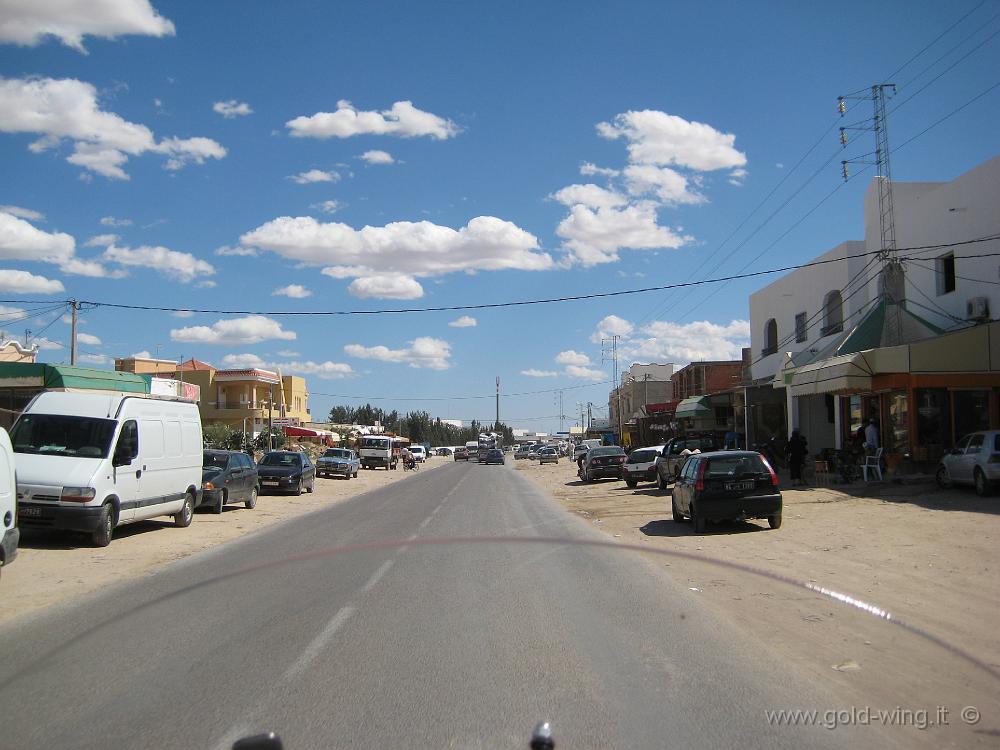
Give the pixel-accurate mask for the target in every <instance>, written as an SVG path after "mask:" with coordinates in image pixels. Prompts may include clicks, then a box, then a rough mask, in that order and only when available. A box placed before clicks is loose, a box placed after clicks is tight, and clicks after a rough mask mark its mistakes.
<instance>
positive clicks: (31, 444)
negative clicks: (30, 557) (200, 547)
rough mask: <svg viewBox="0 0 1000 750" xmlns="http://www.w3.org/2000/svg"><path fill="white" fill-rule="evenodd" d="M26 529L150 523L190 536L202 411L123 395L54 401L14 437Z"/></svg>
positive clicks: (61, 396) (29, 414)
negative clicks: (160, 519)
mask: <svg viewBox="0 0 1000 750" xmlns="http://www.w3.org/2000/svg"><path fill="white" fill-rule="evenodd" d="M10 437H11V442H12V443H13V448H14V454H15V457H16V459H17V497H18V516H19V519H20V524H21V526H22V527H23V528H27V527H37V528H49V529H66V530H71V531H83V532H86V533H89V534H90V535H91V540H92V542H93V544H94V545H96V546H98V547H106V546H107V545H108V544H110V542H111V536H112V534H113V533H114V529H115V528H116V527H118V526H121V525H123V524H126V523H133V522H135V521H144V520H146V519H149V518H154V517H156V516H173V517H174V523H175V524H176V525H177V526H182V527H184V526H189V525H190V524H191V519H192V517H193V515H194V509H195V507H197V505H198V503H199V500H200V497H201V494H200V493H201V464H202V436H201V415H200V413H199V412H198V405H197V404H196V403H193V402H190V401H174V400H168V399H159V398H148V397H143V396H130V395H123V394H101V393H73V392H65V393H63V392H53V391H48V392H45V393H40V394H38V395H37V396H35V398H34V399H32V401H31V403H29V404H28V406H27V408H25V410H24V412H23V413H22V414H21V416H20V417H19V418H18V420H17V422H15V423H14V426H13V428H12V429H11V434H10Z"/></svg>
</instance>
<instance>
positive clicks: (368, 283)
mask: <svg viewBox="0 0 1000 750" xmlns="http://www.w3.org/2000/svg"><path fill="white" fill-rule="evenodd" d="M347 291H348V293H349V294H351V295H352V296H354V297H361V298H362V299H367V298H372V297H374V298H376V299H419V298H421V297H423V296H424V288H423V287H422V286H421V285H420V282H419V281H417V280H416V279H415V278H413V277H412V276H406V275H405V274H400V273H393V274H375V275H373V276H362V277H361V278H360V279H355V280H354V281H352V282H351V283H350V284H349V285H348V287H347Z"/></svg>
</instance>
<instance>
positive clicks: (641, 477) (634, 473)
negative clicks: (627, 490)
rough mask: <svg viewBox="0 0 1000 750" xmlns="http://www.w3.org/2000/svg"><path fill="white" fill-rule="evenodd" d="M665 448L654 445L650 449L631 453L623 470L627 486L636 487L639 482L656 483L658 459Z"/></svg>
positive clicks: (641, 449) (637, 449)
mask: <svg viewBox="0 0 1000 750" xmlns="http://www.w3.org/2000/svg"><path fill="white" fill-rule="evenodd" d="M663 448H664V446H662V445H654V446H651V447H649V448H636V449H635V450H634V451H632V452H631V453H629V454H628V458H626V459H625V466H624V467H623V468H622V478H623V479H624V480H625V484H627V485H628V486H629V487H635V486H636V485H637V484H639V482H655V481H656V459H658V458H659V457H660V453H661V452H662V451H663Z"/></svg>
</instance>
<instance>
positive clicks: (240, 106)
mask: <svg viewBox="0 0 1000 750" xmlns="http://www.w3.org/2000/svg"><path fill="white" fill-rule="evenodd" d="M212 111H213V112H215V113H217V114H220V115H222V116H223V117H225V118H226V119H227V120H231V119H233V118H234V117H244V116H246V115H252V114H253V110H252V109H250V105H249V104H247V103H246V102H238V101H236V100H235V99H229V100H227V101H224V102H215V104H213V105H212Z"/></svg>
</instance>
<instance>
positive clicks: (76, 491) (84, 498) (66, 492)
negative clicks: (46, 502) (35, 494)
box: [59, 487, 97, 503]
mask: <svg viewBox="0 0 1000 750" xmlns="http://www.w3.org/2000/svg"><path fill="white" fill-rule="evenodd" d="M96 494H97V492H96V491H95V490H94V488H93V487H63V488H62V493H61V494H60V497H59V499H60V500H62V501H63V502H64V503H89V502H90V501H91V500H93V499H94V496H95V495H96Z"/></svg>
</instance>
